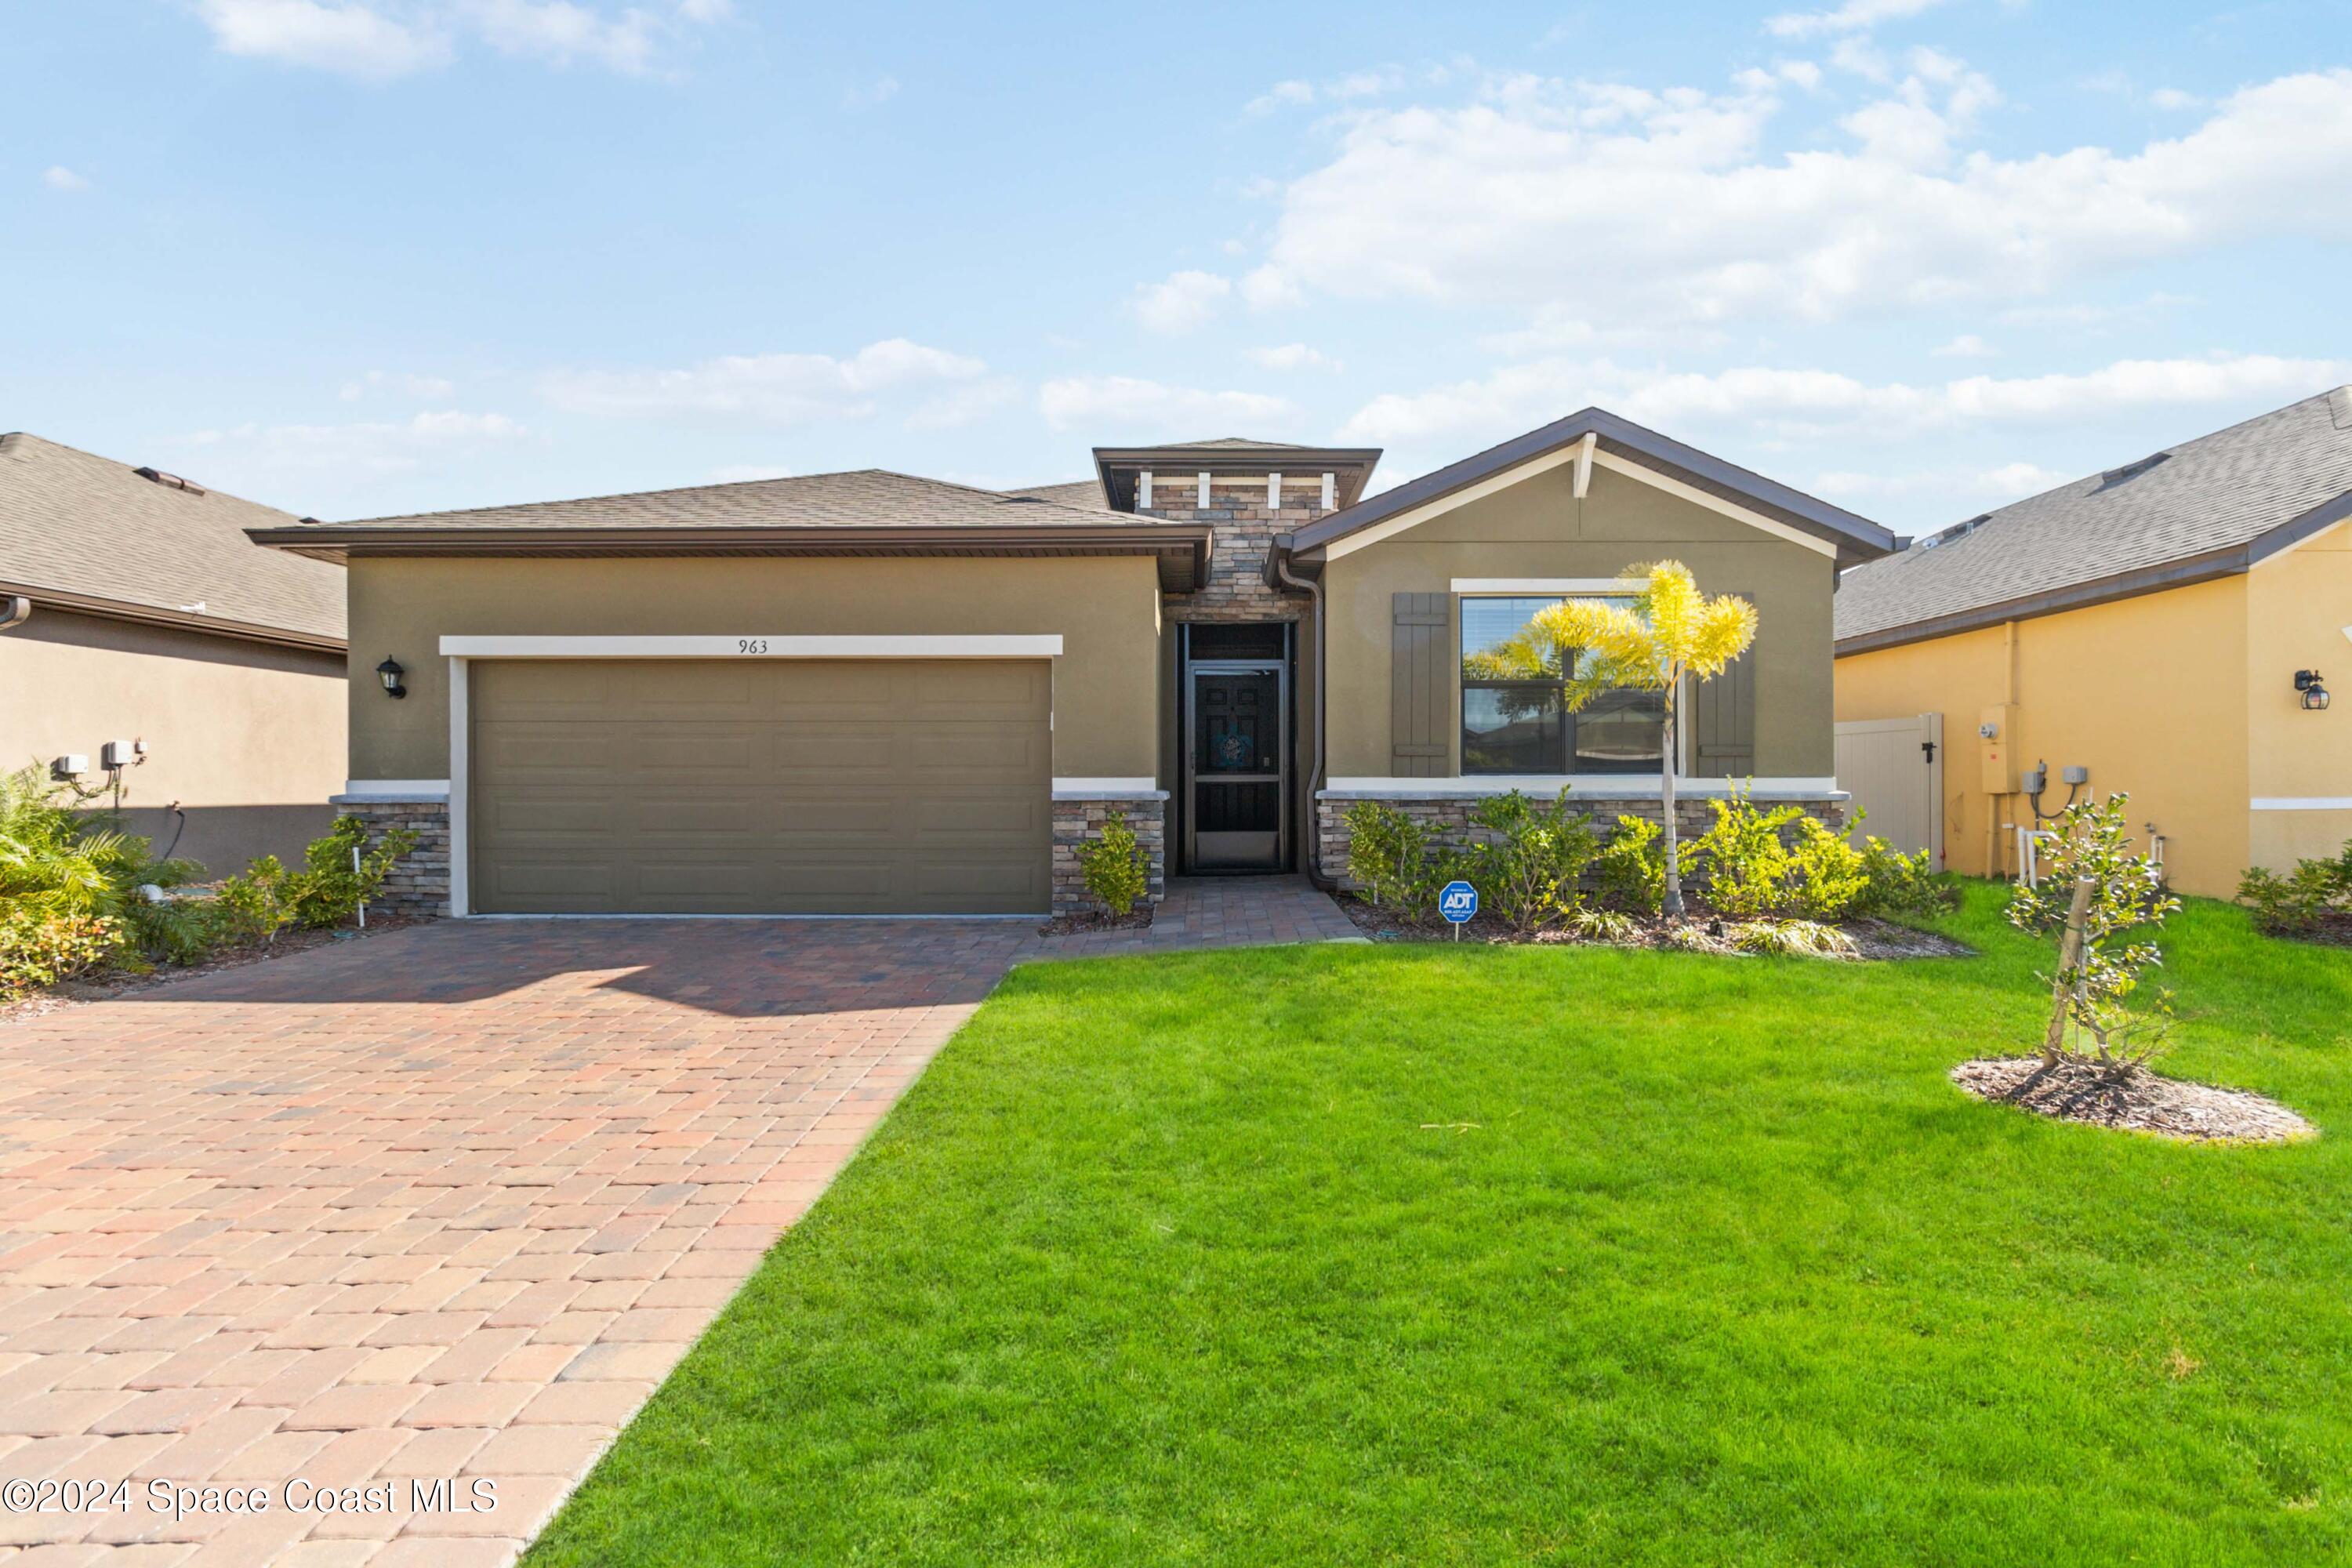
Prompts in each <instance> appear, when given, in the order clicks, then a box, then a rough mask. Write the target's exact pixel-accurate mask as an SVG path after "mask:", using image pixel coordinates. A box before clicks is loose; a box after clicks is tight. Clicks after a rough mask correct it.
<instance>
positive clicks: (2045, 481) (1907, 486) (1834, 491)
mask: <svg viewBox="0 0 2352 1568" xmlns="http://www.w3.org/2000/svg"><path fill="white" fill-rule="evenodd" d="M2081 477H2082V476H2080V475H2079V474H2062V473H2060V472H2058V471H2057V470H2056V469H2055V468H2042V466H2041V465H2040V464H2038V463H2003V464H2001V465H2000V467H1999V468H1906V469H1905V470H1904V471H1903V472H1901V473H1899V474H1865V473H1855V472H1852V471H1850V470H1847V469H1843V468H1833V469H1831V470H1830V471H1828V472H1826V473H1820V474H1815V475H1814V476H1813V477H1812V478H1811V479H1809V480H1807V481H1806V482H1805V485H1804V488H1805V489H1808V490H1810V491H1811V492H1812V493H1813V494H1815V495H1817V496H1823V497H1826V498H1828V499H1829V500H1840V501H1853V502H1855V503H1857V504H1861V503H1867V502H1870V501H1874V500H1906V499H1908V498H1911V497H1915V496H1934V497H1936V498H1937V499H1938V500H1944V501H1947V502H1952V501H1955V500H1960V499H1965V500H1996V501H2002V502H2006V501H2011V500H2017V499H2018V498H2019V497H2021V496H2030V495H2039V494H2041V493H2042V491H2043V490H2047V489H2056V488H2057V487H2058V486H2060V485H2063V484H2065V483H2066V482H2067V481H2069V480H2070V479H2079V478H2081Z"/></svg>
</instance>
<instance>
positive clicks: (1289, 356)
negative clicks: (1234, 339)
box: [1248, 343, 1339, 370]
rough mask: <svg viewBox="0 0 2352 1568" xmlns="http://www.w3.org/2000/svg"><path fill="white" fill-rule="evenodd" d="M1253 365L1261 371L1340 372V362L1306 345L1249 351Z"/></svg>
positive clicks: (1285, 344) (1284, 345) (1291, 344)
mask: <svg viewBox="0 0 2352 1568" xmlns="http://www.w3.org/2000/svg"><path fill="white" fill-rule="evenodd" d="M1248 353H1249V360H1250V363H1252V364H1255V365H1256V366H1257V367H1258V368H1259V369H1260V370H1338V369H1339V361H1338V360H1335V359H1333V358H1331V357H1330V356H1329V355H1328V354H1326V353H1322V352H1321V351H1320V350H1318V349H1311V348H1308V347H1307V345H1306V344H1305V343H1283V344H1280V345H1278V346H1276V347H1274V348H1265V349H1251V350H1249V351H1248Z"/></svg>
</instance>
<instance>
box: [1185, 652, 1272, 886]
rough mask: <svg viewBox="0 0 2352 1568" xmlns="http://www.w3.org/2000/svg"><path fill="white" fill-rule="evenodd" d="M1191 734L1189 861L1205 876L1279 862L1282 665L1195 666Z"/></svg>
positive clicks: (1266, 868)
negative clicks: (1208, 873) (1269, 666)
mask: <svg viewBox="0 0 2352 1568" xmlns="http://www.w3.org/2000/svg"><path fill="white" fill-rule="evenodd" d="M1283 684H1284V683H1283V679H1282V672H1281V669H1280V667H1278V666H1276V667H1271V668H1268V667H1233V666H1211V667H1206V668H1203V667H1202V666H1198V665H1196V666H1194V667H1193V669H1192V703H1191V709H1192V712H1191V718H1190V721H1189V728H1190V730H1191V731H1192V732H1191V735H1190V737H1189V745H1190V748H1191V755H1190V757H1189V759H1188V761H1189V762H1190V764H1191V773H1192V818H1191V823H1190V836H1191V838H1192V865H1193V867H1194V868H1197V869H1200V870H1203V871H1240V870H1268V871H1270V870H1275V869H1278V868H1280V866H1281V864H1282V816H1283V812H1282V797H1283V788H1284V774H1285V771H1286V770H1285V768H1284V745H1283V738H1284V735H1285V732H1286V723H1285V721H1284V713H1283V698H1284V689H1283Z"/></svg>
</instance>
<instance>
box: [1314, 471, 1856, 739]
mask: <svg viewBox="0 0 2352 1568" xmlns="http://www.w3.org/2000/svg"><path fill="white" fill-rule="evenodd" d="M1664 558H1672V559H1675V560H1678V561H1680V562H1682V563H1684V564H1685V565H1686V566H1688V567H1689V568H1690V569H1691V571H1692V573H1693V574H1695V575H1696V577H1697V578H1698V583H1699V586H1700V587H1701V588H1703V589H1705V590H1706V591H1707V592H1709V593H1738V594H1740V595H1745V596H1746V597H1748V598H1749V599H1750V600H1752V601H1753V602H1754V603H1755V605H1756V607H1757V611H1758V616H1759V632H1758V636H1757V640H1756V646H1755V647H1754V648H1753V649H1751V650H1750V651H1749V653H1748V656H1747V657H1748V658H1751V659H1754V660H1756V661H1757V665H1756V773H1757V776H1759V777H1774V778H1818V777H1826V776H1828V775H1829V773H1831V772H1832V740H1831V736H1832V719H1831V713H1832V696H1831V671H1832V654H1831V628H1832V615H1831V595H1832V591H1833V589H1834V587H1835V584H1836V580H1837V574H1836V567H1835V565H1834V563H1832V560H1831V558H1830V557H1829V556H1827V555H1824V554H1822V553H1820V552H1816V551H1812V550H1809V549H1807V548H1806V547H1804V546H1803V545H1801V544H1796V543H1792V542H1789V541H1787V540H1784V539H1780V538H1778V537H1775V536H1774V535H1771V534H1769V533H1766V532H1764V531H1761V530H1759V529H1757V528H1755V527H1752V526H1750V525H1749V524H1747V523H1744V522H1741V521H1738V520H1737V519H1734V518H1728V517H1726V516H1724V515H1722V514H1721V513H1719V512H1717V511H1714V510H1709V509H1708V508H1706V507H1703V506H1700V505H1699V504H1697V503H1696V502H1694V501H1688V500H1683V499H1682V498H1680V497H1678V496H1675V495H1670V494H1668V493H1667V492H1665V491H1664V490H1661V489H1657V488H1655V487H1654V486H1652V485H1649V484H1646V483H1643V481H1641V480H1639V479H1629V478H1626V477H1625V476H1623V475H1620V474H1615V473H1612V472H1610V471H1609V470H1607V469H1605V468H1601V469H1595V470H1594V472H1593V475H1592V482H1591V488H1590V490H1589V492H1588V494H1587V497H1586V499H1585V500H1581V501H1580V500H1576V499H1575V495H1574V491H1573V488H1572V480H1571V473H1570V468H1568V467H1567V466H1562V467H1559V468H1552V469H1549V470H1547V471H1545V472H1542V473H1539V474H1536V475H1533V476H1531V477H1529V478H1528V479H1524V480H1522V481H1520V482H1519V483H1518V484H1516V485H1513V486H1511V487H1510V488H1509V489H1504V490H1500V491H1497V492H1496V493H1495V494H1493V495H1490V496H1487V497H1485V498H1483V499H1481V500H1475V501H1471V502H1468V503H1466V504H1465V505H1463V506H1461V507H1458V508H1456V509H1455V510H1452V511H1449V512H1446V513H1444V514H1443V515H1441V516H1439V517H1436V518H1433V519H1432V520H1431V521H1427V522H1424V523H1422V524H1420V525H1419V526H1417V527H1414V528H1411V529H1407V530H1406V531H1403V532H1402V533H1399V534H1397V535H1395V536H1393V537H1391V538H1389V539H1386V540H1383V541H1381V542H1379V543H1377V544H1372V545H1368V546H1366V547H1364V548H1363V549H1360V550H1358V551H1356V552H1353V553H1351V554H1348V555H1344V556H1341V557H1340V558H1339V559H1338V560H1336V561H1332V562H1330V563H1328V564H1327V565H1326V566H1325V568H1324V577H1323V582H1324V593H1325V614H1326V616H1327V617H1328V622H1327V631H1326V635H1327V637H1328V640H1329V645H1330V653H1331V669H1330V680H1329V690H1328V718H1329V724H1330V735H1329V739H1328V770H1327V771H1328V774H1329V776H1331V777H1334V778H1381V777H1386V776H1388V775H1389V773H1390V772H1391V768H1390V758H1389V739H1390V736H1389V713H1390V689H1389V647H1390V637H1391V631H1390V626H1391V596H1392V595H1396V594H1400V593H1422V594H1444V593H1448V592H1450V590H1451V588H1452V584H1453V581H1454V579H1455V578H1457V577H1570V578H1605V577H1615V576H1617V575H1619V574H1621V573H1622V571H1623V570H1624V568H1626V567H1628V566H1631V565H1634V564H1637V563H1644V562H1650V561H1656V560H1660V559H1664ZM1454 625H1455V628H1456V629H1455V631H1454V633H1453V634H1452V635H1454V636H1456V637H1458V635H1459V630H1458V628H1459V626H1460V620H1459V612H1458V610H1457V612H1456V619H1455V623H1454ZM1451 700H1452V701H1453V702H1454V714H1455V716H1454V721H1453V723H1452V724H1451V726H1450V731H1452V732H1456V733H1458V731H1459V730H1460V721H1459V711H1460V708H1459V705H1460V700H1461V694H1460V689H1459V688H1458V687H1455V688H1454V689H1453V691H1452V695H1451ZM1456 746H1457V748H1458V746H1459V742H1458V740H1457V742H1456ZM1445 771H1446V772H1447V773H1459V772H1460V759H1459V756H1458V754H1457V756H1456V757H1455V759H1454V763H1452V764H1451V765H1450V766H1449V767H1448V768H1447V769H1446V770H1445Z"/></svg>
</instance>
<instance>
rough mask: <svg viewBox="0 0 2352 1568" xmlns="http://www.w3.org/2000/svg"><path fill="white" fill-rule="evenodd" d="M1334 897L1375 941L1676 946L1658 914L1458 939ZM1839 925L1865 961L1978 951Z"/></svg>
mask: <svg viewBox="0 0 2352 1568" xmlns="http://www.w3.org/2000/svg"><path fill="white" fill-rule="evenodd" d="M1332 897H1333V898H1334V899H1335V900H1338V902H1339V907H1340V908H1341V909H1342V910H1346V911H1347V912H1348V918H1349V920H1351V921H1355V922H1356V929H1357V930H1358V931H1362V932H1363V933H1364V934H1365V935H1366V936H1368V937H1370V938H1371V939H1372V940H1373V941H1374V942H1456V941H1459V942H1493V943H1498V944H1516V945H1522V946H1538V947H1544V946H1560V945H1576V946H1587V947H1594V946H1624V947H1661V948H1663V947H1673V946H1675V942H1674V941H1673V940H1672V936H1671V933H1672V932H1673V931H1674V930H1675V922H1674V921H1668V920H1664V919H1661V918H1658V917H1655V916H1648V915H1635V916H1633V917H1632V918H1633V937H1632V939H1631V940H1629V941H1627V942H1622V943H1616V942H1592V941H1591V940H1590V939H1588V938H1585V937H1581V936H1579V935H1577V934H1576V933H1575V932H1574V931H1566V930H1562V929H1559V928H1557V927H1555V928H1553V929H1551V930H1548V931H1534V932H1521V931H1514V930H1512V929H1511V927H1510V926H1508V925H1507V924H1506V923H1504V922H1503V921H1499V920H1496V918H1495V917H1494V916H1492V915H1479V916H1477V917H1476V918H1475V919H1473V920H1472V921H1470V922H1469V923H1468V924H1466V925H1465V926H1464V927H1463V928H1462V934H1461V936H1459V937H1458V938H1457V937H1456V936H1455V935H1454V928H1453V927H1452V926H1450V925H1448V924H1446V923H1445V922H1444V921H1442V920H1436V919H1431V920H1425V921H1409V920H1406V919H1404V918H1403V917H1402V916H1401V915H1399V914H1398V913H1397V912H1396V911H1395V910H1383V909H1379V908H1376V907H1374V906H1373V905H1371V904H1369V903H1367V902H1365V901H1364V900H1362V899H1360V898H1358V897H1356V896H1355V895H1354V894H1353V893H1335V894H1333V895H1332ZM1683 923H1684V924H1685V925H1694V926H1698V927H1701V928H1703V929H1705V928H1716V930H1717V934H1720V930H1719V928H1720V925H1721V922H1720V921H1717V919H1716V917H1714V916H1711V915H1706V914H1699V915H1696V916H1693V917H1692V918H1691V919H1689V920H1687V921H1684V922H1683ZM1836 929H1837V930H1839V931H1843V932H1844V933H1845V934H1846V935H1847V936H1848V937H1849V938H1851V939H1852V940H1853V945H1854V956H1855V957H1856V958H1857V959H1860V960H1862V961H1864V962H1865V963H1876V962H1882V961H1885V960H1889V959H1899V958H1974V957H1975V956H1976V950H1975V949H1974V948H1972V947H1969V945H1968V944H1967V943H1966V942H1954V941H1953V940H1952V939H1951V938H1950V937H1948V936H1942V935H1939V934H1937V932H1935V931H1918V930H1915V929H1914V928H1912V927H1910V926H1903V925H1896V924H1895V923H1894V922H1893V921H1882V920H1876V919H1869V918H1865V919H1859V920H1850V921H1838V922H1837V923H1836Z"/></svg>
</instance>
